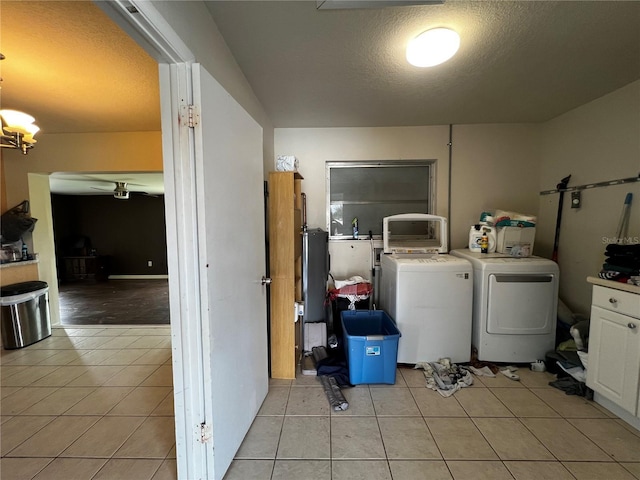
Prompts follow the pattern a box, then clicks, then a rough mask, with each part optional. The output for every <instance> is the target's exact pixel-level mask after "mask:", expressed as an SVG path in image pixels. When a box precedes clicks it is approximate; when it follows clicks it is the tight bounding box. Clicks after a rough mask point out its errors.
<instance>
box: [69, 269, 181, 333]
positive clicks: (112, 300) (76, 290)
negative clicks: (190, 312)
mask: <svg viewBox="0 0 640 480" xmlns="http://www.w3.org/2000/svg"><path fill="white" fill-rule="evenodd" d="M59 293H60V322H61V323H62V324H63V325H162V324H164V325H168V324H169V282H168V281H167V280H109V281H107V282H86V283H85V282H73V283H63V284H61V285H60V286H59Z"/></svg>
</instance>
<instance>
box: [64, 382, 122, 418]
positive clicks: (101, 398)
mask: <svg viewBox="0 0 640 480" xmlns="http://www.w3.org/2000/svg"><path fill="white" fill-rule="evenodd" d="M65 388H69V387H65ZM132 390H133V387H98V388H96V389H95V390H94V391H93V392H92V393H91V394H89V395H88V396H86V397H85V398H84V399H82V400H81V401H79V402H78V403H76V404H75V405H74V406H73V407H71V408H70V409H69V410H67V411H66V412H65V415H105V414H106V413H107V412H108V411H109V410H111V409H112V408H113V407H115V406H116V405H117V404H118V403H120V401H121V400H122V399H123V398H125V397H126V396H127V395H129V393H130V392H131V391H132Z"/></svg>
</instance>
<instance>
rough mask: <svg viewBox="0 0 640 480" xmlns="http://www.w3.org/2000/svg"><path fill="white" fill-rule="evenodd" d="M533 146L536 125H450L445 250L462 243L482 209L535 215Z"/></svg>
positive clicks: (536, 150) (536, 155) (536, 171)
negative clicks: (448, 232) (447, 243)
mask: <svg viewBox="0 0 640 480" xmlns="http://www.w3.org/2000/svg"><path fill="white" fill-rule="evenodd" d="M539 150H540V126H539V125H529V124H514V125H506V124H499V125H454V127H453V152H452V160H451V163H452V166H451V217H450V218H449V222H450V228H451V242H450V244H451V249H455V248H464V247H465V246H466V245H467V244H468V241H469V228H470V227H471V225H473V224H474V223H477V222H478V220H479V219H480V213H481V212H483V211H485V210H486V211H491V210H496V209H500V210H508V211H514V212H519V213H527V214H531V215H537V212H538V192H537V189H538V175H539V165H538V159H539Z"/></svg>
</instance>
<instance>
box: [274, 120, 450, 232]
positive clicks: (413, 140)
mask: <svg viewBox="0 0 640 480" xmlns="http://www.w3.org/2000/svg"><path fill="white" fill-rule="evenodd" d="M274 138H275V140H274V149H275V154H276V155H294V156H295V157H296V158H297V159H298V161H299V162H300V167H299V171H300V173H301V174H302V176H303V177H304V180H303V182H302V187H303V191H304V192H305V193H306V195H307V222H308V224H309V227H312V228H315V227H319V228H322V229H326V228H327V216H326V210H327V208H326V190H325V188H326V187H325V178H326V171H325V162H328V161H349V160H354V161H357V160H407V159H413V160H429V159H436V160H437V163H436V175H437V184H438V191H437V198H436V211H437V214H438V215H443V216H446V215H447V195H448V177H449V150H448V146H447V142H448V141H449V127H448V126H431V127H375V128H276V129H275V133H274ZM271 169H272V170H275V158H274V160H273V163H272V164H271Z"/></svg>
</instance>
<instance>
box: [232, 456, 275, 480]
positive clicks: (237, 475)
mask: <svg viewBox="0 0 640 480" xmlns="http://www.w3.org/2000/svg"><path fill="white" fill-rule="evenodd" d="M273 463H274V462H273V460H234V461H233V462H231V466H230V467H229V470H227V473H226V474H225V476H224V477H223V478H224V480H248V479H251V480H271V472H272V471H273Z"/></svg>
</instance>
